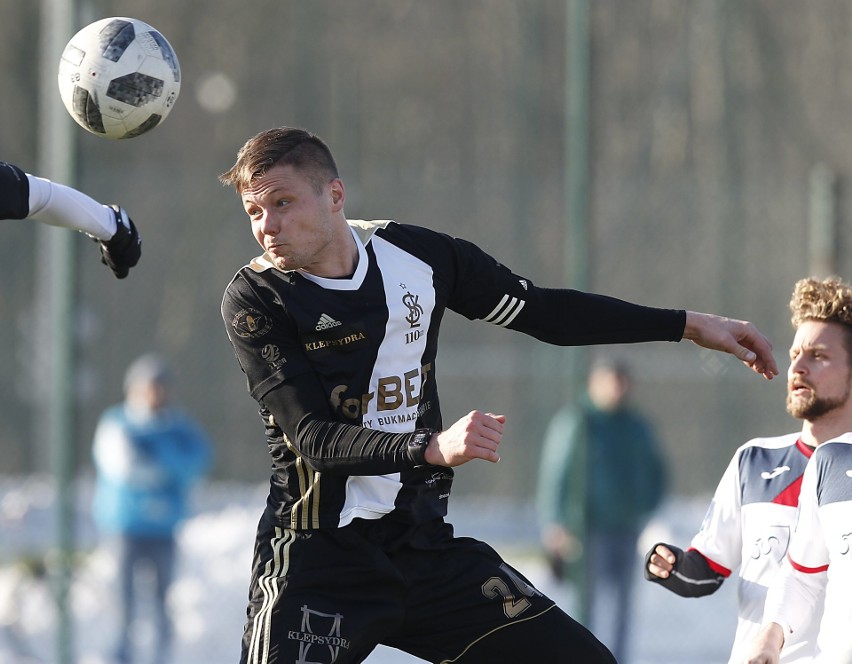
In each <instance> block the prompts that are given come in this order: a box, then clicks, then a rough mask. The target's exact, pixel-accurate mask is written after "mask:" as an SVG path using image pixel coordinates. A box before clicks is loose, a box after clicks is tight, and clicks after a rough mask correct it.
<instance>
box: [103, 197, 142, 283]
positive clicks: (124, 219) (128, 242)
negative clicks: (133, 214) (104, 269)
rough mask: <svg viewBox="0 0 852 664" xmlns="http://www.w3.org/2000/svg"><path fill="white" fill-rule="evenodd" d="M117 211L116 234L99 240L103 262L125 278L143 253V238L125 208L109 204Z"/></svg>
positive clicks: (121, 277) (118, 275)
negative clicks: (107, 238)
mask: <svg viewBox="0 0 852 664" xmlns="http://www.w3.org/2000/svg"><path fill="white" fill-rule="evenodd" d="M109 207H110V208H111V209H112V210H113V212H114V213H115V235H113V236H112V237H111V238H110V239H109V240H99V241H98V244H99V245H100V248H101V262H102V263H103V264H104V265H107V266H109V269H110V270H112V271H113V272H114V273H115V276H116V277H118V278H119V279H124V277H126V276H127V273H128V272H129V271H130V268H132V267H133V266H134V265H136V263H138V262H139V257H140V256H141V255H142V238H141V237H139V231H137V230H136V226H135V225H134V224H133V221H132V220H131V219H130V217H128V216H127V212H125V211H124V208H121V207H119V206H118V205H110V206H109Z"/></svg>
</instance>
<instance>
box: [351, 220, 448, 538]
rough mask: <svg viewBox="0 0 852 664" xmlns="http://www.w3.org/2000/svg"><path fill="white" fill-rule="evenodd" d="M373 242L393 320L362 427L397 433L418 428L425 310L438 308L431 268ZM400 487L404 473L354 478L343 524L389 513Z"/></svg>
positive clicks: (426, 328)
mask: <svg viewBox="0 0 852 664" xmlns="http://www.w3.org/2000/svg"><path fill="white" fill-rule="evenodd" d="M371 246H372V248H373V252H374V253H375V256H376V262H377V263H378V265H379V268H380V270H381V274H382V280H383V284H384V293H385V298H386V304H387V309H388V322H387V326H386V329H385V335H384V339H383V340H382V343H381V345H380V347H379V351H378V355H377V357H376V361H375V364H374V366H373V373H372V376H371V378H370V389H369V393H371V394H374V395H375V397H374V398H373V399H371V400H370V401H369V403H368V404H367V405H366V407H365V408H364V412H363V420H362V425H363V426H364V427H366V428H368V429H377V430H380V431H392V432H394V433H404V432H406V431H414V429H415V428H416V422H417V416H418V407H419V404H420V394H421V389H422V387H423V381H424V380H425V370H424V367H422V366H421V365H422V363H423V356H424V354H425V350H426V339H427V336H428V331H429V316H428V314H426V315H424V314H425V312H431V311H433V310H434V308H435V291H434V286H433V282H432V268H431V267H430V266H429V265H428V264H426V263H425V262H423V261H420V260H418V259H416V258H415V257H413V256H412V255H411V254H409V253H407V252H404V251H402V250H401V249H399V248H397V247H396V246H394V245H393V244H391V243H389V242H387V241H386V240H383V239H382V238H379V237H377V236H373V237H372V239H371ZM401 488H402V483H401V482H400V475H399V473H393V474H390V475H378V476H352V477H349V478H348V479H347V481H346V502H345V503H344V506H343V510H342V512H341V515H340V525H341V526H345V525H346V524H348V523H350V522H351V521H352V519H355V518H362V519H379V518H381V517H382V516H384V515H385V514H388V513H389V512H391V511H392V510H393V508H394V503H395V501H396V497H397V494H398V493H399V491H400V489H401Z"/></svg>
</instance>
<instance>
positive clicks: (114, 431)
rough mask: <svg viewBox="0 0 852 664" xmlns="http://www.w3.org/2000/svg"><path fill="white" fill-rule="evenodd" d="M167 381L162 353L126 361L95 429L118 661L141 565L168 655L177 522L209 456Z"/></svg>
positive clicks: (127, 654)
mask: <svg viewBox="0 0 852 664" xmlns="http://www.w3.org/2000/svg"><path fill="white" fill-rule="evenodd" d="M172 387H173V385H172V375H171V372H170V371H169V368H168V366H167V365H166V363H165V362H164V361H163V359H162V358H160V357H159V356H158V355H155V354H148V355H143V356H141V357H139V358H138V359H137V360H135V361H134V362H133V363H132V364H131V365H130V366H129V367H128V369H127V372H126V375H125V381H124V389H125V400H124V402H122V403H120V404H117V405H114V406H112V407H110V408H108V409H107V410H105V411H104V413H103V414H102V415H101V417H100V420H99V422H98V425H97V428H96V430H95V436H94V444H93V456H94V464H95V471H96V484H95V494H94V503H93V516H94V519H95V523H96V525H97V526H98V528H99V530H100V531H101V533H103V534H104V535H105V536H107V537H109V538H110V539H111V540H113V541H114V543H115V545H116V548H117V556H118V575H119V584H118V586H119V594H120V604H119V610H120V613H119V630H120V631H119V638H118V644H117V648H116V652H115V659H116V661H117V662H119V663H121V664H125V663H127V662H130V661H132V647H131V643H132V638H131V625H132V623H133V618H134V611H135V608H136V605H137V604H138V602H137V599H136V592H135V585H136V583H135V577H136V573H137V571H138V570H140V569H142V568H145V567H147V568H149V569H150V570H151V571H152V572H153V574H154V579H155V582H154V584H153V587H154V589H155V603H154V604H155V611H156V615H155V623H156V639H155V643H156V648H157V660H156V661H157V664H163V663H164V662H165V661H167V657H168V653H169V649H170V646H171V641H172V625H171V619H170V616H169V615H168V612H167V608H166V593H167V591H168V588H169V585H170V583H171V581H172V577H173V570H174V566H175V558H176V537H175V536H176V529H177V527H178V525H179V524H180V522H181V521H182V520H183V519H184V518H185V517H186V516H187V511H188V507H189V505H188V503H189V497H190V490H191V488H192V486H193V484H195V483H196V481H197V480H199V479H200V477H201V476H202V475H203V474H204V473H205V472H206V470H207V469H208V467H209V465H210V461H211V444H210V441H209V439H208V437H207V435H206V433H205V432H204V431H203V430H202V428H201V427H200V426H199V425H198V424H196V422H195V421H194V420H193V419H192V418H191V417H189V416H188V415H187V414H186V413H184V412H183V411H182V410H180V409H179V408H177V407H176V406H174V405H173V403H172V395H171V390H172Z"/></svg>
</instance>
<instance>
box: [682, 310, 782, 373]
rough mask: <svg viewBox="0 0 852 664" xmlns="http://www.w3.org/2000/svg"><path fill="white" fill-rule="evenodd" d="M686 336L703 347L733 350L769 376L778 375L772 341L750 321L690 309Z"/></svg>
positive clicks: (757, 369) (751, 365) (687, 316)
mask: <svg viewBox="0 0 852 664" xmlns="http://www.w3.org/2000/svg"><path fill="white" fill-rule="evenodd" d="M683 338H684V339H689V340H691V341H693V342H694V343H696V344H698V345H699V346H702V347H704V348H709V349H711V350H720V351H723V352H725V353H730V354H731V355H733V356H735V357H736V358H738V359H739V360H741V361H742V362H743V363H744V364H746V365H747V366H749V367H751V368H752V369H753V370H754V371H755V372H757V373H759V374H763V376H764V377H765V378H767V379H770V380H771V379H772V378H773V377H774V376H777V375H778V365H777V364H776V363H775V358H773V357H772V343H771V342H770V341H769V339H767V338H766V337H765V336H764V335H763V333H761V332H760V330H758V329H757V328H756V327H755V326H754V325H753V324H752V323H749V322H748V321H742V320H734V319H732V318H724V317H723V316H716V315H713V314H703V313H698V312H695V311H687V312H686V326H685V327H684V330H683Z"/></svg>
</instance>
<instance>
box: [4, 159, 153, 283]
mask: <svg viewBox="0 0 852 664" xmlns="http://www.w3.org/2000/svg"><path fill="white" fill-rule="evenodd" d="M29 218H37V219H38V220H39V221H42V222H44V223H46V224H49V225H51V226H62V227H64V228H70V229H73V230H77V231H80V232H82V233H85V234H86V235H88V236H90V237H92V238H93V239H95V240H96V241H97V242H98V245H99V246H100V249H101V261H102V262H103V263H104V264H105V265H107V266H109V268H110V269H111V270H112V271H113V273H114V274H115V276H116V277H118V278H119V279H124V278H125V277H126V276H127V273H128V272H129V270H130V268H132V267H133V266H134V265H136V263H137V262H138V261H139V256H140V254H141V251H142V240H141V238H140V237H139V232H138V231H137V230H136V226H135V225H134V224H133V221H131V219H130V217H129V216H128V215H127V212H126V211H125V210H124V209H123V208H121V207H119V206H118V205H101V204H100V203H98V202H97V201H96V200H94V199H92V198H90V197H89V196H87V195H86V194H84V193H82V192H81V191H78V190H76V189H74V188H72V187H68V186H66V185H63V184H57V183H56V182H51V181H50V180H47V179H45V178H40V177H36V176H34V175H30V174H29V173H24V171H22V170H21V169H20V168H18V167H17V166H15V165H14V164H10V163H8V162H5V161H0V219H29Z"/></svg>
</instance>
